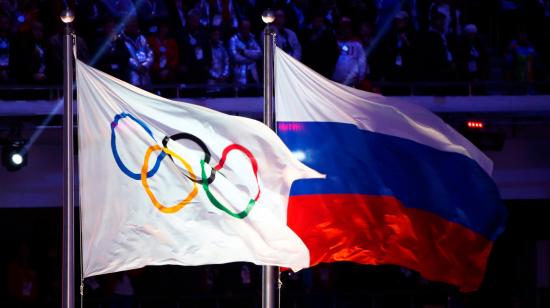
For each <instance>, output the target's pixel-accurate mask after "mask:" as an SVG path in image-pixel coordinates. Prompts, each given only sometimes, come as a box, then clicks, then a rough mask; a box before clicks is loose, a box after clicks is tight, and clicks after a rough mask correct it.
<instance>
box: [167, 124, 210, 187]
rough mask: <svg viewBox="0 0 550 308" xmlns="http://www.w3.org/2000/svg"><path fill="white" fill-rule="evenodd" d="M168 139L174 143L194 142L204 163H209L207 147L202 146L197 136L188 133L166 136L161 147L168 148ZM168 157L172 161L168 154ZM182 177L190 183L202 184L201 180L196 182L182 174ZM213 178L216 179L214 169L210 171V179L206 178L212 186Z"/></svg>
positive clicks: (202, 143)
mask: <svg viewBox="0 0 550 308" xmlns="http://www.w3.org/2000/svg"><path fill="white" fill-rule="evenodd" d="M169 139H172V140H174V141H176V140H180V139H188V140H191V141H193V142H195V143H196V144H197V145H198V146H199V147H200V148H201V150H202V151H203V152H204V162H205V163H207V164H208V163H209V162H210V150H208V147H207V146H206V144H204V142H203V141H202V140H200V139H199V138H198V137H197V136H195V135H191V134H189V133H179V134H175V135H172V136H170V137H168V136H166V137H164V139H162V146H163V147H165V148H166V147H167V146H168V140H169ZM168 156H169V157H170V159H172V156H170V154H168ZM184 175H185V176H186V177H187V178H188V179H190V180H191V181H193V182H195V183H198V184H201V183H202V182H203V180H202V179H200V180H197V179H194V178H191V177H190V176H188V175H187V174H184ZM215 178H216V169H212V172H211V173H210V177H208V184H212V182H214V179H215Z"/></svg>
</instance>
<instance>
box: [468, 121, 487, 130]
mask: <svg viewBox="0 0 550 308" xmlns="http://www.w3.org/2000/svg"><path fill="white" fill-rule="evenodd" d="M466 125H467V126H468V128H473V129H481V128H483V126H484V125H483V122H479V121H468V123H467V124H466Z"/></svg>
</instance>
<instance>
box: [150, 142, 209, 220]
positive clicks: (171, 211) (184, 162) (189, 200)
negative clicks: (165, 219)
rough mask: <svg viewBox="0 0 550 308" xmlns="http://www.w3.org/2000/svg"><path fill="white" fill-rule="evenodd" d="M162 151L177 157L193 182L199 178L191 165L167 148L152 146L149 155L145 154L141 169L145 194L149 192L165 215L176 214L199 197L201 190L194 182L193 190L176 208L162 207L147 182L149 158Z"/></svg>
mask: <svg viewBox="0 0 550 308" xmlns="http://www.w3.org/2000/svg"><path fill="white" fill-rule="evenodd" d="M160 150H162V151H164V153H166V154H168V155H172V157H175V158H176V159H178V160H179V161H180V162H181V163H182V164H183V166H184V167H185V169H187V171H188V172H189V176H190V177H191V178H192V179H193V180H196V178H197V177H196V176H195V174H194V173H193V170H192V168H191V165H189V163H188V162H187V161H185V159H183V158H182V157H181V156H179V155H177V154H176V153H174V152H173V151H171V150H169V149H167V148H162V147H160V146H159V145H152V146H150V147H149V148H148V149H147V153H145V160H144V162H143V167H142V168H141V184H143V187H144V188H145V192H147V195H148V196H149V198H151V201H152V202H153V204H154V205H155V207H156V208H158V209H159V210H160V211H161V212H163V213H167V214H170V213H176V212H177V211H179V210H181V209H182V208H183V207H184V206H185V205H186V204H187V203H189V202H191V200H193V198H195V196H196V195H197V193H198V191H199V189H198V188H197V183H195V182H194V181H193V190H192V191H191V192H190V193H189V195H187V197H185V199H183V200H182V201H181V202H180V203H178V204H176V205H174V206H170V207H167V206H164V205H162V204H161V203H160V202H158V200H157V198H155V195H154V194H153V192H152V191H151V189H150V188H149V183H148V182H147V171H148V170H149V157H150V156H151V153H152V152H153V151H160Z"/></svg>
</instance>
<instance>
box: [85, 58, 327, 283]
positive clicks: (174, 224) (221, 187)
mask: <svg viewBox="0 0 550 308" xmlns="http://www.w3.org/2000/svg"><path fill="white" fill-rule="evenodd" d="M76 72H77V86H78V136H79V171H80V205H81V211H82V248H83V265H84V266H83V268H84V277H88V276H93V275H98V274H104V273H110V272H116V271H123V270H129V269H134V268H140V267H143V266H146V265H162V264H180V265H199V264H215V263H226V262H234V261H249V262H254V263H256V264H261V265H276V266H284V267H290V268H293V269H295V270H298V269H301V268H303V267H305V266H308V265H309V255H308V251H307V248H306V247H305V245H304V243H303V242H302V241H301V240H300V238H299V237H298V236H297V235H296V234H295V233H294V232H292V230H290V228H288V226H287V225H286V205H287V200H288V194H289V190H290V185H291V183H292V182H293V181H294V180H295V179H299V178H311V177H321V176H322V175H320V174H319V173H317V172H315V171H314V170H312V169H310V168H308V167H306V166H305V165H303V164H302V163H300V162H299V161H298V160H297V159H295V158H294V157H293V156H292V153H291V152H290V151H289V150H288V149H287V148H286V146H285V145H284V144H283V143H282V142H281V140H280V139H279V138H278V137H277V135H276V134H275V133H274V132H272V131H271V130H270V129H269V128H268V127H267V126H265V125H263V124H262V123H260V122H257V121H254V120H251V119H246V118H241V117H235V116H229V115H225V114H222V113H219V112H216V111H213V110H210V109H207V108H203V107H200V106H195V105H191V104H186V103H182V102H176V101H171V100H167V99H163V98H161V97H158V96H155V95H153V94H151V93H148V92H145V91H143V90H141V89H138V88H135V87H133V86H131V85H128V84H126V83H124V82H122V81H120V80H117V79H115V78H113V77H111V76H109V75H107V74H104V73H102V72H100V71H98V70H95V69H93V68H91V67H89V66H87V65H85V64H84V63H82V62H80V61H77V64H76Z"/></svg>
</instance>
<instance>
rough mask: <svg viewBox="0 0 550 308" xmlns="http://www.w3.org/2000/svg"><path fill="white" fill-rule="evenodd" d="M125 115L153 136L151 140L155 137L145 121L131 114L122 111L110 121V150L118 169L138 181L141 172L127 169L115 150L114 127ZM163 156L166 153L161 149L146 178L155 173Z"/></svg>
mask: <svg viewBox="0 0 550 308" xmlns="http://www.w3.org/2000/svg"><path fill="white" fill-rule="evenodd" d="M126 117H127V118H129V119H131V120H133V121H134V122H136V123H137V124H139V126H141V127H142V128H143V129H144V130H145V132H147V134H148V135H149V136H151V138H153V140H154V139H155V137H153V132H151V129H149V127H148V126H147V125H146V124H145V123H143V122H142V121H141V120H139V119H137V118H136V117H134V116H133V115H131V114H129V113H126V112H122V113H120V114H117V115H115V118H114V120H113V122H111V150H112V151H113V157H114V158H115V162H116V164H117V165H118V167H119V168H120V170H122V172H124V173H125V174H126V175H127V176H129V177H131V178H132V179H134V180H138V181H139V180H141V173H134V172H132V171H130V170H128V168H126V166H125V165H124V163H123V162H122V160H121V159H120V156H119V155H118V151H117V148H116V134H115V128H116V127H117V125H118V121H120V120H121V119H124V118H126ZM155 141H156V140H155ZM164 157H166V153H164V151H162V152H161V153H160V154H159V156H157V161H156V162H155V165H154V166H153V169H151V170H150V171H148V172H147V177H148V178H150V177H152V176H153V175H155V173H157V171H158V169H159V168H160V163H161V161H162V160H163V159H164Z"/></svg>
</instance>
